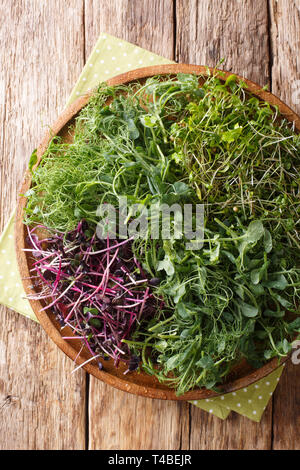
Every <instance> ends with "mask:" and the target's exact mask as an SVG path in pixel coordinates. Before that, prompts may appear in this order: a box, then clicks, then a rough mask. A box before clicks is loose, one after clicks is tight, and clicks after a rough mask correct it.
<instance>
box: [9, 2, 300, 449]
mask: <svg viewBox="0 0 300 470" xmlns="http://www.w3.org/2000/svg"><path fill="white" fill-rule="evenodd" d="M175 4H176V8H175V9H174V6H175ZM299 9H300V5H299V0H297V1H296V0H246V1H245V0H227V1H226V2H224V1H222V0H176V2H175V1H173V0H152V1H151V2H149V1H148V0H109V1H106V0H14V1H11V0H2V2H1V4H0V40H1V46H2V47H1V49H0V63H1V73H0V189H1V202H0V229H2V227H3V224H4V223H5V221H6V220H7V218H8V215H9V213H10V211H11V209H12V208H13V207H14V205H15V201H16V195H17V192H18V187H19V183H20V181H21V179H22V175H23V171H24V168H25V166H26V162H27V161H28V156H29V155H30V153H31V151H32V149H33V148H34V147H35V146H36V144H37V143H38V142H39V141H40V138H41V136H42V134H43V132H44V129H43V127H44V126H45V125H47V124H49V123H51V122H52V121H53V120H54V119H55V118H56V117H57V115H58V114H59V113H60V111H61V110H62V108H63V106H64V103H65V101H66V99H67V97H68V95H69V93H70V91H71V89H72V87H73V85H74V84H75V82H76V80H77V77H78V75H79V73H80V71H81V69H82V66H83V64H84V58H85V57H86V56H87V55H88V54H89V53H90V51H91V49H92V47H93V45H94V43H95V41H96V39H97V37H98V34H99V33H100V32H107V33H110V34H112V35H115V36H119V37H120V38H124V39H127V40H129V41H131V42H133V43H135V44H137V45H139V46H142V47H145V48H146V49H149V50H152V51H153V52H156V53H158V54H161V55H164V56H165V57H168V58H170V59H174V58H175V55H174V52H175V49H174V45H176V59H177V60H178V61H182V62H192V63H197V64H207V65H215V64H216V62H217V61H218V60H219V59H220V58H221V57H224V58H225V59H226V61H225V63H224V64H223V66H224V68H226V69H227V70H232V71H234V72H237V73H240V74H241V75H244V76H247V77H248V78H250V79H252V80H254V81H257V82H258V83H260V84H261V85H264V84H265V83H268V82H269V83H270V84H272V90H273V92H274V93H275V94H277V95H278V96H279V97H280V98H281V99H283V100H284V101H285V102H287V104H289V105H290V106H291V107H292V108H294V109H295V111H297V112H298V113H299V112H300V109H299V106H300V86H299V85H300V82H299V80H300V76H299V70H300V68H299V57H300V54H299V27H300V18H299ZM175 16H176V21H175V22H174V18H175ZM175 26H176V28H175ZM268 30H270V32H271V34H270V35H269V34H268ZM269 39H270V41H269ZM268 46H270V47H268ZM269 72H271V75H270V74H269ZM0 288H1V287H0ZM0 321H1V329H0V449H9V448H11V449H45V448H49V449H50V448H53V449H55V448H56V449H68V450H72V449H79V448H84V447H85V429H84V428H85V419H86V417H85V409H84V408H85V400H86V399H87V398H89V413H88V418H89V443H88V442H87V444H88V446H89V448H91V449H97V448H99V449H106V448H109V449H180V448H181V449H189V448H191V449H229V448H232V449H240V448H244V449H247V448H248V449H252V448H253V449H254V448H257V449H265V448H271V447H273V448H274V449H296V448H298V449H299V447H300V446H299V435H300V424H299V409H300V407H299V397H298V394H299V393H298V391H299V386H300V382H299V381H300V379H299V372H298V368H299V366H292V365H290V364H289V365H288V367H287V370H286V371H285V373H284V375H283V377H282V379H281V381H280V383H279V386H278V388H277V390H276V392H275V394H274V400H273V401H274V404H273V408H272V403H271V402H270V403H269V405H268V407H267V410H266V412H265V414H264V416H263V419H262V422H261V423H260V424H256V423H252V422H250V421H249V420H248V419H246V418H242V417H240V416H238V415H236V414H234V413H232V414H231V415H230V416H229V418H228V419H227V420H226V421H221V420H219V419H218V418H215V417H213V416H211V415H209V414H208V413H206V412H204V411H201V410H199V409H197V408H196V407H194V406H192V405H188V404H186V403H174V402H170V403H168V402H163V401H156V400H150V399H146V398H136V397H134V396H132V395H129V394H126V393H125V392H120V391H118V390H115V389H112V388H111V387H109V386H107V385H105V384H103V383H101V382H99V381H96V380H95V379H91V380H90V386H89V387H90V389H89V392H88V394H87V395H86V394H85V375H84V374H83V373H81V372H80V371H79V373H77V374H76V375H75V376H71V377H70V376H69V373H70V370H71V369H72V365H71V361H70V360H69V359H68V358H66V357H65V356H64V355H63V354H62V353H61V352H60V351H59V350H58V348H57V347H56V346H55V345H54V344H53V343H52V342H51V341H50V340H49V339H48V338H47V337H46V336H45V334H44V333H43V331H42V330H41V328H40V327H39V325H36V324H34V323H33V322H32V321H30V320H28V319H25V318H23V317H21V316H19V315H18V314H16V313H14V312H12V311H11V310H8V309H4V308H2V307H1V308H0ZM88 383H89V380H88ZM272 415H273V428H272ZM272 433H273V438H272ZM87 441H88V440H87Z"/></svg>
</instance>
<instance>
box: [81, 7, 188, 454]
mask: <svg viewBox="0 0 300 470" xmlns="http://www.w3.org/2000/svg"><path fill="white" fill-rule="evenodd" d="M173 3H174V2H173V1H172V0H164V1H160V0H154V1H151V2H149V1H148V0H131V1H130V2H128V1H126V0H110V1H109V2H107V1H105V0H100V1H99V0H87V1H86V2H85V33H86V36H85V37H86V41H85V42H86V55H88V54H89V53H90V51H91V49H92V47H93V45H94V44H95V42H96V40H97V38H98V35H99V34H100V33H108V34H112V35H114V36H117V37H120V38H122V39H126V40H127V41H130V42H132V43H134V44H137V45H138V46H141V47H144V48H146V49H148V50H151V51H152V52H155V53H156V54H159V55H162V56H164V57H166V58H168V59H173V58H174V55H173V54H174V48H173V39H174V38H173V34H174V25H173ZM188 410H189V405H187V404H186V403H174V402H169V403H167V402H163V401H159V400H150V399H146V398H137V397H134V396H133V395H129V394H126V393H125V392H121V391H118V390H114V389H111V388H109V387H108V386H107V385H105V384H103V383H101V382H99V381H97V380H96V379H95V378H93V377H90V391H89V448H90V449H179V448H185V449H187V448H188V447H187V446H188V442H186V436H188V416H189V413H188ZM145 424H146V425H145ZM103 429H105V432H103ZM182 429H184V432H182Z"/></svg>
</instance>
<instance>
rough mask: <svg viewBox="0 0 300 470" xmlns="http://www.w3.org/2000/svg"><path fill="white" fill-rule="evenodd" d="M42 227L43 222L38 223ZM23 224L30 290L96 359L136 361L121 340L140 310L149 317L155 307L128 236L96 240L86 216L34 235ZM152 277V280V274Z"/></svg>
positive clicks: (130, 365)
mask: <svg viewBox="0 0 300 470" xmlns="http://www.w3.org/2000/svg"><path fill="white" fill-rule="evenodd" d="M41 228H43V230H44V231H45V227H40V226H39V227H38V229H39V230H41ZM35 232H36V230H35V229H28V237H27V243H28V245H29V246H31V248H28V249H27V251H29V252H31V253H32V255H33V256H34V258H35V259H36V261H35V262H34V263H33V266H32V268H31V273H32V280H33V282H34V286H35V289H36V290H37V291H38V292H37V293H35V294H33V295H31V296H30V298H32V299H39V300H42V301H45V302H46V306H45V309H46V308H47V309H49V308H52V309H53V311H54V312H55V314H56V316H57V318H58V320H59V321H60V324H61V326H62V328H65V327H66V326H68V327H69V328H71V330H72V333H73V336H69V337H66V336H64V339H69V340H70V339H71V340H80V341H81V342H82V344H84V345H85V346H86V347H87V349H88V350H89V352H90V354H91V358H94V359H96V360H97V363H98V366H99V368H100V369H101V368H102V362H101V361H100V358H104V359H109V358H112V359H113V360H114V364H115V366H118V364H119V362H120V359H121V360H123V361H124V362H127V363H128V370H134V369H136V368H137V366H138V362H139V361H138V360H137V358H136V356H134V355H132V354H130V350H129V348H128V346H127V345H126V343H123V342H122V341H123V340H124V339H127V338H129V337H130V334H131V332H132V330H133V329H134V328H135V327H136V324H137V322H138V321H139V320H140V318H141V316H143V317H144V318H153V316H154V314H155V313H157V311H158V309H159V308H160V305H159V303H158V302H157V300H156V299H155V298H154V296H153V294H152V293H151V290H150V289H151V283H153V280H149V279H148V278H147V277H145V274H144V273H143V270H142V268H141V267H140V265H139V263H138V262H137V260H136V259H135V258H134V256H133V254H132V251H131V240H130V239H127V240H125V241H124V240H123V241H120V242H118V241H117V240H113V241H110V240H109V238H107V240H106V241H104V240H99V239H98V238H97V236H96V234H93V235H91V234H90V233H89V230H88V229H87V227H86V223H85V222H80V223H79V224H78V226H77V228H76V230H73V231H72V232H68V233H67V234H66V236H65V235H64V234H58V233H56V234H54V235H51V234H49V235H48V236H47V237H46V238H38V237H37V235H36V233H35ZM154 283H155V280H154Z"/></svg>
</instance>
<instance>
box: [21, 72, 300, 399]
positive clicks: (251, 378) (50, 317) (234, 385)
mask: <svg viewBox="0 0 300 470" xmlns="http://www.w3.org/2000/svg"><path fill="white" fill-rule="evenodd" d="M208 70H209V71H210V72H212V71H213V70H212V69H208V68H207V67H203V66H195V65H186V64H172V65H160V66H155V67H145V68H141V69H137V70H133V71H131V72H128V73H125V74H122V75H118V76H117V77H114V78H112V79H110V80H108V83H109V84H110V85H119V84H123V83H128V82H131V81H133V80H140V79H145V78H147V77H150V76H153V75H158V74H161V75H166V74H176V73H179V72H181V73H196V74H198V75H202V76H204V77H205V76H207V75H208ZM229 75H231V73H229V72H224V80H226V78H227V77H228V76H229ZM220 78H221V79H222V77H220ZM237 78H238V79H240V80H244V81H245V82H246V84H247V86H248V90H249V91H250V92H251V93H253V94H254V95H256V96H257V97H258V98H260V99H262V100H264V101H268V102H269V103H270V104H271V105H276V106H278V108H279V111H280V112H281V114H282V115H283V116H284V117H286V118H287V119H288V120H289V121H291V122H294V123H295V127H296V129H297V130H298V131H300V118H299V116H298V115H297V114H295V113H294V112H293V111H292V110H291V109H290V108H289V107H288V106H286V105H285V104H284V103H283V102H282V101H280V100H279V99H278V98H277V97H276V96H274V95H273V94H271V93H269V92H267V91H264V90H262V89H261V87H260V86H259V85H257V84H255V83H253V82H251V81H249V80H247V79H243V78H242V77H239V76H237ZM90 96H91V93H90V94H87V95H84V96H82V97H80V98H78V100H76V101H75V102H74V103H73V104H71V105H70V106H69V107H68V108H67V109H66V110H65V111H64V112H63V113H62V114H61V115H60V116H59V118H58V119H57V121H56V122H55V123H54V124H53V126H52V127H51V129H50V130H48V131H47V133H46V135H45V137H44V139H43V141H42V143H41V144H40V146H39V148H38V152H37V154H38V163H39V161H40V159H41V157H42V155H43V153H44V152H45V150H46V148H47V146H48V144H49V142H50V140H51V138H52V137H53V136H54V135H60V136H62V137H63V138H64V140H66V141H70V139H72V137H71V136H70V134H69V132H68V131H69V127H70V125H71V124H73V123H74V119H75V118H76V116H77V115H78V113H79V112H80V110H81V109H82V108H83V107H84V106H85V105H86V104H87V103H88V101H89V98H90ZM38 163H37V164H38ZM30 186H31V174H30V172H29V171H27V172H26V174H25V177H24V181H23V184H22V188H21V191H20V192H21V194H25V193H26V191H27V190H28V189H29V188H30ZM25 205H26V198H25V197H20V198H19V200H18V206H17V214H16V224H15V243H16V252H17V260H18V265H19V269H20V273H21V277H22V279H23V285H24V289H25V292H26V293H27V294H32V293H33V292H34V291H33V290H32V286H31V281H30V273H29V269H30V260H29V256H28V254H27V253H28V252H25V251H23V249H24V248H25V238H26V227H25V226H24V224H23V223H22V220H23V212H24V207H25ZM30 304H31V307H32V309H33V311H34V313H35V314H36V316H37V318H38V320H39V322H40V323H41V325H42V326H43V328H44V329H45V331H46V333H47V334H48V335H49V336H50V338H51V339H52V340H53V341H54V342H55V343H56V344H57V346H58V347H59V348H60V349H61V350H62V351H64V352H65V353H66V354H67V355H68V356H69V357H70V358H71V359H73V360H76V363H77V364H82V363H83V362H84V361H86V360H87V359H88V358H89V357H90V354H89V352H88V351H85V350H83V351H82V353H81V354H80V355H78V352H79V345H78V346H77V347H76V345H75V344H74V343H77V341H73V342H71V341H67V340H64V339H62V334H61V329H60V325H59V323H58V322H57V321H56V319H55V316H54V314H53V313H52V312H51V311H41V308H42V307H43V305H42V303H41V302H40V301H38V300H30ZM70 333H71V332H70ZM64 335H65V336H67V332H66V328H65V329H64ZM286 360H287V358H285V359H284V360H283V361H282V362H284V361H286ZM277 367H279V362H278V359H273V360H271V361H269V362H268V363H267V364H265V365H264V366H263V367H261V368H260V369H257V370H253V369H251V367H250V366H249V365H247V364H246V363H241V364H239V366H238V367H236V368H235V369H234V370H233V371H232V373H231V374H230V375H229V376H228V377H227V379H226V383H225V384H224V385H222V387H221V388H222V393H228V392H233V391H235V390H238V389H240V388H244V387H247V386H249V385H251V384H252V383H254V382H256V381H257V380H259V379H261V378H263V377H266V376H267V375H268V374H270V373H271V372H272V371H274V370H275V369H276V368H277ZM125 368H126V366H124V365H120V366H119V368H115V367H114V365H113V362H112V361H111V360H110V361H107V362H104V370H102V371H100V370H99V369H98V367H97V364H96V361H92V362H90V363H88V364H86V365H85V366H84V369H85V370H86V371H87V372H88V373H90V374H92V375H93V376H95V377H97V378H98V379H100V380H102V381H103V382H105V383H107V384H109V385H112V386H113V387H116V388H118V389H120V390H124V391H127V392H130V393H133V394H136V395H141V396H145V397H149V398H159V399H163V400H200V399H203V398H211V397H214V396H216V395H217V394H216V393H215V392H212V391H210V390H207V389H205V388H198V389H195V390H191V391H189V392H187V393H185V394H184V395H181V396H179V397H178V396H176V394H175V391H174V390H173V389H170V388H168V387H166V386H165V385H162V384H160V383H159V382H158V380H157V379H156V378H154V377H151V376H149V375H147V374H146V373H144V372H131V373H128V374H126V375H124V374H123V373H124V371H125Z"/></svg>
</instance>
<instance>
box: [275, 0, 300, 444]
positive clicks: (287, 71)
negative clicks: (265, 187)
mask: <svg viewBox="0 0 300 470" xmlns="http://www.w3.org/2000/svg"><path fill="white" fill-rule="evenodd" d="M270 25H271V31H270V33H271V35H270V39H271V49H272V55H273V61H272V91H273V93H275V94H276V95H277V96H278V97H279V98H281V99H282V100H284V101H285V102H286V103H287V104H288V105H289V106H290V107H291V108H292V109H293V110H294V111H296V112H298V113H300V1H299V0H270ZM299 390H300V366H299V365H293V364H292V363H289V364H288V366H287V370H286V371H285V372H284V374H283V375H282V378H281V380H280V382H279V385H278V387H277V389H276V391H275V394H274V398H273V408H274V409H273V443H272V447H273V449H277V450H280V449H281V450H284V449H297V450H299V449H300V401H299Z"/></svg>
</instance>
